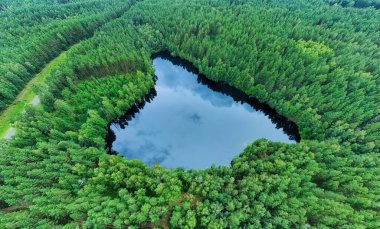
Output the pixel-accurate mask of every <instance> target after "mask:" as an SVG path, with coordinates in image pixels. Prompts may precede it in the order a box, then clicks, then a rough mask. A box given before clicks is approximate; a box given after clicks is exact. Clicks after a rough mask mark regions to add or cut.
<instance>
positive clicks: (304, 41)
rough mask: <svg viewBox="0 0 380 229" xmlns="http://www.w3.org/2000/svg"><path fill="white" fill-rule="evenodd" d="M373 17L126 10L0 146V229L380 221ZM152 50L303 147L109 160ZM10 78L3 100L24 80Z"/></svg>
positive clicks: (189, 4) (292, 9) (307, 7)
mask: <svg viewBox="0 0 380 229" xmlns="http://www.w3.org/2000/svg"><path fill="white" fill-rule="evenodd" d="M2 2H3V3H2V4H1V6H2V7H1V9H2V10H3V11H4V9H7V8H9V7H11V6H12V4H11V3H10V2H8V1H2ZM53 2H55V1H53ZM60 2H62V1H60ZM74 2H75V3H73V1H68V3H66V4H64V6H65V5H67V6H69V5H70V4H82V1H74ZM83 2H86V1H83ZM95 2H97V1H95ZM105 2H107V3H109V2H108V1H105ZM107 3H105V4H107ZM132 3H134V2H130V3H125V4H124V5H123V6H126V5H132ZM25 4H26V3H25ZM34 4H36V3H34V1H29V3H28V4H26V5H25V6H24V7H22V8H21V9H24V10H27V9H31V8H33V7H35V8H36V9H39V8H40V6H39V5H36V6H34ZM98 4H100V5H99V6H96V7H95V8H96V9H100V8H101V5H102V4H101V3H98ZM53 5H54V4H53ZM55 7H56V6H55ZM60 7H61V6H60ZM40 10H41V11H43V10H42V9H40ZM3 11H0V16H1V14H2V13H1V12H3ZM83 14H84V15H92V11H89V12H87V11H86V12H83ZM52 15H55V16H56V17H58V16H59V14H58V13H57V14H52ZM89 17H90V16H89ZM379 20H380V13H379V11H377V10H375V9H371V8H364V9H352V8H345V7H336V6H331V5H330V4H328V3H326V1H324V0H312V1H306V0H295V1H286V0H273V1H253V0H244V1H229V0H228V1H227V0H226V1H216V0H210V1H203V0H202V1H201V0H192V1H185V0H183V1H182V0H179V1H174V2H173V1H169V0H158V1H153V0H145V1H142V2H138V3H135V4H134V5H133V6H131V7H130V9H129V10H128V11H127V12H126V13H125V14H123V15H122V16H121V17H120V18H118V19H115V20H112V21H110V22H108V23H106V24H105V25H104V26H102V27H101V28H99V29H98V30H97V31H96V32H95V33H94V34H93V36H92V37H91V38H89V39H87V40H85V41H82V42H80V43H79V44H78V45H75V46H74V47H72V48H70V49H69V50H68V51H67V55H66V57H65V59H64V60H63V61H62V62H60V63H59V64H58V65H57V66H54V69H52V71H51V74H50V75H49V76H48V77H47V79H46V85H43V86H41V87H40V88H39V89H38V91H39V92H40V93H39V95H40V97H41V98H42V106H41V107H37V108H36V107H33V108H29V109H27V111H26V113H25V114H24V115H23V117H22V118H21V120H19V121H18V122H17V124H16V127H17V135H16V136H15V137H14V138H13V139H12V140H10V141H8V142H3V143H1V145H0V211H1V212H0V228H17V227H19V228H27V227H30V228H36V227H44V228H55V227H57V228H62V227H66V228H76V227H86V228H106V227H116V228H123V227H126V226H129V227H131V228H138V227H142V228H154V227H161V228H168V227H172V228H227V227H230V228H244V227H247V228H308V227H316V228H379V227H380V214H379V212H380V202H379V201H380V199H379V196H380V159H379V156H378V154H379V150H380V135H379V133H380V118H379V117H380V110H379V109H380V101H379V99H380V89H379V85H380V84H379V83H380V77H379V76H380V49H379V47H380V40H379V37H380V32H379V31H380V21H379ZM22 23H25V22H21V21H20V22H17V23H16V24H17V25H22ZM30 23H36V21H35V20H32V18H31V19H30ZM36 24H39V23H36ZM87 26H88V27H91V25H90V24H88V25H87ZM86 28H87V27H86ZM91 28H92V27H91ZM35 32H36V33H40V30H36V31H35ZM36 36H37V35H36ZM78 40H80V39H78ZM57 44H59V43H57ZM162 50H168V51H170V52H171V53H172V54H173V55H179V56H181V57H182V58H184V59H187V60H189V61H191V62H192V63H194V64H195V65H196V66H197V67H198V68H199V70H200V71H201V72H202V73H204V74H205V75H206V76H207V77H208V78H210V79H212V80H214V81H224V82H226V83H228V84H230V85H232V86H234V87H236V88H239V89H241V90H243V91H245V92H246V93H247V94H249V95H251V96H253V97H256V98H258V99H259V100H260V101H262V102H266V103H267V104H269V105H270V106H271V107H273V108H275V109H276V110H277V111H278V112H279V113H281V114H283V115H285V116H286V117H288V118H289V119H290V120H293V121H294V122H296V123H297V125H298V126H299V128H300V133H301V136H302V141H301V142H300V143H299V144H291V145H289V144H284V143H274V142H269V141H267V140H258V141H255V142H254V143H252V144H251V145H249V146H248V147H247V148H246V149H245V150H244V152H242V153H241V154H240V155H239V156H238V157H236V158H235V159H234V160H233V161H232V162H231V166H229V167H225V166H221V167H215V166H213V167H211V168H209V169H207V170H202V171H197V170H195V171H193V170H190V171H185V170H183V169H175V170H172V169H165V168H162V167H160V166H159V165H157V166H155V168H150V167H148V166H146V165H145V164H143V163H142V162H141V161H139V160H129V159H125V158H122V157H121V156H115V155H107V154H106V150H105V149H104V146H105V142H104V137H105V134H106V125H107V123H109V122H110V121H111V120H113V119H114V118H116V117H118V116H120V115H122V114H123V113H124V111H125V110H126V109H128V108H130V107H132V106H133V105H134V104H135V103H137V102H138V101H140V100H141V98H142V97H143V96H144V95H146V94H148V93H149V91H150V89H151V88H152V87H153V86H154V80H153V77H152V75H153V70H152V67H151V60H150V56H151V54H153V53H155V52H158V51H162ZM7 52H8V51H7ZM9 56H10V57H9V58H13V56H14V55H13V54H10V55H9ZM50 59H51V58H50ZM48 60H49V58H48V59H45V62H46V61H48ZM40 61H41V60H36V62H38V63H40ZM16 63H18V62H16ZM40 64H42V63H40ZM41 66H42V65H41ZM2 77H3V76H2ZM29 78H30V77H29ZM8 79H11V80H14V81H2V82H4V83H7V84H8V85H9V87H8V86H7V87H4V90H3V87H2V86H1V89H2V91H1V92H2V93H9V95H11V94H12V90H13V89H12V83H10V82H14V83H20V85H21V84H22V82H26V81H24V80H17V78H14V77H9V78H8ZM20 87H22V86H20ZM1 101H3V100H1Z"/></svg>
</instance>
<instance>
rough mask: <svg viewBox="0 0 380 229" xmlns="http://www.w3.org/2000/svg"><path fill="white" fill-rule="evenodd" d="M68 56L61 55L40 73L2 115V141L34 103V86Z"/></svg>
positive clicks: (0, 134) (0, 119)
mask: <svg viewBox="0 0 380 229" xmlns="http://www.w3.org/2000/svg"><path fill="white" fill-rule="evenodd" d="M65 56H66V52H63V53H61V54H60V55H59V56H58V57H57V58H55V59H54V60H53V61H51V62H50V63H49V64H47V65H46V66H45V67H44V68H43V69H42V71H41V72H40V73H38V74H37V75H36V76H35V77H34V78H33V79H32V80H31V81H29V83H28V84H27V85H26V86H25V88H24V89H23V90H22V91H21V92H20V94H19V95H18V96H17V98H16V99H15V101H14V102H13V103H12V104H11V105H10V106H9V107H8V108H7V109H5V110H4V111H3V112H2V113H1V114H0V139H1V138H4V136H5V134H6V133H7V131H8V130H9V128H10V127H11V124H12V123H13V121H14V120H15V119H16V118H17V117H19V116H20V115H21V114H22V112H23V111H24V109H25V107H26V106H27V105H28V104H30V103H31V102H32V100H33V99H34V97H35V96H36V94H35V93H34V92H33V85H36V84H39V83H42V82H43V81H44V80H45V77H46V76H47V75H48V74H50V72H51V69H52V68H53V67H54V66H55V65H57V64H58V63H59V62H60V61H62V60H63V59H64V58H65Z"/></svg>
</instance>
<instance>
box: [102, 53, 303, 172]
mask: <svg viewBox="0 0 380 229" xmlns="http://www.w3.org/2000/svg"><path fill="white" fill-rule="evenodd" d="M153 64H154V68H155V75H156V85H155V89H153V90H152V91H151V93H150V94H149V95H148V96H147V97H146V98H145V100H144V102H142V103H140V104H137V105H136V106H135V107H133V108H132V109H130V110H129V111H127V112H126V114H125V116H123V117H120V118H118V119H116V120H114V121H113V122H112V123H110V125H109V133H108V136H107V139H106V141H107V147H108V148H109V150H110V152H112V153H119V154H121V155H123V156H125V157H126V158H128V159H134V158H138V159H141V160H142V161H143V162H145V163H147V164H148V165H153V164H154V163H155V162H158V163H159V164H160V165H161V166H164V167H166V168H177V167H182V168H185V169H190V168H194V169H201V168H207V167H210V166H211V165H212V164H215V165H229V164H230V162H231V160H232V159H233V157H234V156H237V155H238V154H239V153H241V152H242V151H243V149H244V148H245V147H246V146H247V144H250V143H252V142H253V141H254V140H256V139H259V138H266V139H269V140H271V141H275V142H286V143H295V142H297V141H299V139H300V138H299V134H298V130H297V126H296V125H295V124H294V123H292V122H289V121H287V120H286V119H285V118H284V117H283V116H280V115H278V114H276V112H275V111H274V110H272V109H270V108H269V107H268V106H266V105H265V104H261V103H259V102H258V101H257V100H255V99H250V98H248V97H247V96H246V95H245V94H244V93H242V92H240V91H238V90H236V89H234V88H232V87H229V86H228V85H225V84H221V83H215V82H211V81H209V80H207V79H206V78H205V77H204V76H202V75H199V74H198V72H197V69H195V68H194V67H193V66H192V65H191V64H189V63H188V62H186V61H183V60H181V59H179V58H173V57H170V56H169V55H167V54H163V53H161V54H159V55H157V56H155V57H153Z"/></svg>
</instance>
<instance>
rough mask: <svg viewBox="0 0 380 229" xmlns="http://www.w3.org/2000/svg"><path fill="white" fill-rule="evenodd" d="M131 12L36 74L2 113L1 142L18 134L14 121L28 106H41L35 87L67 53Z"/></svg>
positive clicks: (0, 114)
mask: <svg viewBox="0 0 380 229" xmlns="http://www.w3.org/2000/svg"><path fill="white" fill-rule="evenodd" d="M128 10H129V7H128V8H127V9H125V10H124V11H122V12H121V13H120V14H119V15H118V16H116V17H114V18H111V19H109V20H108V21H106V22H105V23H103V24H102V25H100V26H99V27H98V28H97V29H95V31H94V32H93V33H92V35H91V36H90V37H87V38H85V39H82V40H79V41H78V42H77V43H75V44H73V45H71V46H70V47H69V48H68V49H67V50H66V51H63V52H62V53H61V54H60V55H59V56H57V57H56V58H55V59H53V60H52V61H50V62H49V63H48V64H46V65H45V67H44V68H43V69H42V70H41V71H40V72H39V73H37V74H36V76H35V77H34V78H32V79H31V80H30V81H29V82H28V83H27V84H26V86H25V87H24V88H23V89H22V91H21V92H20V93H19V94H18V95H17V97H16V99H15V100H14V101H13V103H12V104H11V105H9V106H8V107H7V108H6V109H5V110H4V111H3V112H1V113H0V140H1V139H5V140H7V139H10V138H12V137H13V136H14V135H15V134H16V128H14V127H12V126H11V125H12V124H13V123H14V121H15V120H16V119H17V118H18V117H20V115H21V114H22V112H24V110H25V108H26V107H27V106H28V105H32V106H37V105H39V104H40V98H39V97H38V95H36V94H35V93H34V91H33V87H34V85H38V84H41V83H43V82H44V80H45V78H46V76H47V75H49V74H50V72H51V69H52V68H53V67H54V66H55V65H57V64H58V63H60V62H61V61H63V60H64V59H65V58H66V52H67V51H69V50H70V49H72V48H73V47H74V46H76V45H79V44H80V43H81V42H82V41H85V40H88V39H90V38H91V37H93V36H94V34H95V32H96V31H97V30H98V29H99V28H101V27H102V26H104V25H106V24H107V23H109V22H111V21H113V20H116V19H118V18H120V17H121V16H122V15H124V14H125V13H126V12H127V11H128Z"/></svg>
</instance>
